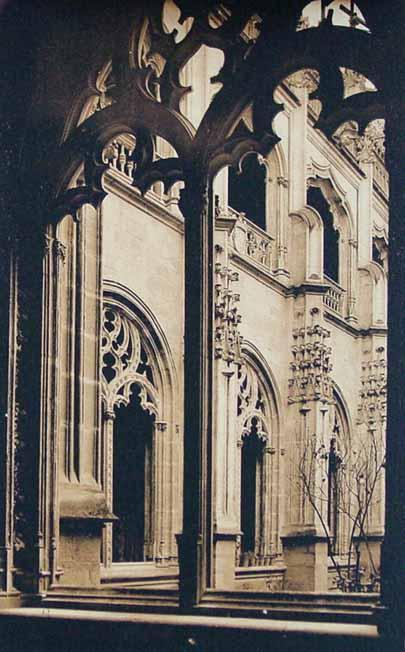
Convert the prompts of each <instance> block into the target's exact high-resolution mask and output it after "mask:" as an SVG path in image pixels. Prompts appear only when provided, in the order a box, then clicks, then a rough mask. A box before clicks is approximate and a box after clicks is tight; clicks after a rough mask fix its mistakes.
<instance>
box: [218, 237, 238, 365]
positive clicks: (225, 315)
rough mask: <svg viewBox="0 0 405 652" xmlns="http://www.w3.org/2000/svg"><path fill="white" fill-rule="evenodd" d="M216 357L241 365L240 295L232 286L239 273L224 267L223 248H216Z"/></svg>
mask: <svg viewBox="0 0 405 652" xmlns="http://www.w3.org/2000/svg"><path fill="white" fill-rule="evenodd" d="M215 251H216V255H217V260H216V263H215V357H216V358H222V359H223V360H225V362H227V363H231V362H236V363H240V360H241V350H240V347H241V340H242V338H241V336H240V334H239V324H240V322H241V316H240V314H239V312H238V308H237V305H236V304H237V303H238V301H239V300H240V296H239V294H236V293H235V292H233V289H232V285H233V284H234V283H235V282H236V281H237V280H238V278H239V277H238V274H237V272H233V271H232V270H231V269H229V267H227V266H226V265H223V264H222V262H221V259H220V256H221V253H222V252H223V248H222V247H221V246H220V245H217V246H216V247H215Z"/></svg>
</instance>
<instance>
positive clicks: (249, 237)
mask: <svg viewBox="0 0 405 652" xmlns="http://www.w3.org/2000/svg"><path fill="white" fill-rule="evenodd" d="M219 215H221V216H224V214H223V213H222V212H221V213H220V214H219ZM226 216H227V217H230V218H234V219H236V223H235V228H234V230H233V234H232V244H233V246H234V248H235V249H236V251H237V252H238V253H240V254H244V255H245V256H248V257H249V258H251V259H252V260H254V261H255V262H256V263H260V265H263V266H264V267H267V269H269V270H270V269H271V259H272V250H273V242H274V238H273V237H272V236H271V235H269V234H268V233H266V231H264V230H263V229H261V228H260V227H259V226H256V224H253V222H251V221H250V220H249V219H248V218H247V217H246V215H245V213H238V211H235V210H234V209H233V208H231V207H228V208H227V209H226Z"/></svg>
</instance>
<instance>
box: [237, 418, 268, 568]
mask: <svg viewBox="0 0 405 652" xmlns="http://www.w3.org/2000/svg"><path fill="white" fill-rule="evenodd" d="M255 430H256V428H255V426H253V427H252V431H251V433H250V434H249V435H248V436H246V437H245V438H244V440H243V445H242V460H241V501H240V506H241V514H240V520H241V530H242V542H241V552H242V560H243V557H245V556H246V555H254V554H255V551H256V532H257V526H258V523H257V520H258V516H259V514H260V503H261V500H262V496H261V489H262V487H261V485H262V479H261V471H262V464H261V461H262V453H263V442H262V441H261V440H260V439H259V437H258V436H257V433H256V432H255ZM252 561H253V560H252Z"/></svg>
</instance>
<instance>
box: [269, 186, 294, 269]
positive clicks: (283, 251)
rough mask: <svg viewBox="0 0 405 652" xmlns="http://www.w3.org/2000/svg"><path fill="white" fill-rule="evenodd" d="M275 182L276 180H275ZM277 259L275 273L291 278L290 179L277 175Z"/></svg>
mask: <svg viewBox="0 0 405 652" xmlns="http://www.w3.org/2000/svg"><path fill="white" fill-rule="evenodd" d="M273 183H274V182H273ZM276 183H277V187H276V193H277V203H276V205H277V235H276V242H277V245H276V246H277V260H276V269H275V273H276V275H277V276H278V277H284V278H286V279H288V278H289V276H290V274H289V271H288V260H287V255H288V246H287V242H288V179H286V177H280V176H279V177H277V181H276Z"/></svg>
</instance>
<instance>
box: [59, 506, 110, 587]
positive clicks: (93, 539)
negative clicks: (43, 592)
mask: <svg viewBox="0 0 405 652" xmlns="http://www.w3.org/2000/svg"><path fill="white" fill-rule="evenodd" d="M102 527H103V521H100V520H99V519H92V520H91V519H63V520H62V521H61V525H60V547H59V565H60V567H61V575H60V578H59V584H60V585H61V586H76V587H87V588H89V587H93V588H97V587H99V586H100V584H101V573H100V558H101V536H102Z"/></svg>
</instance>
